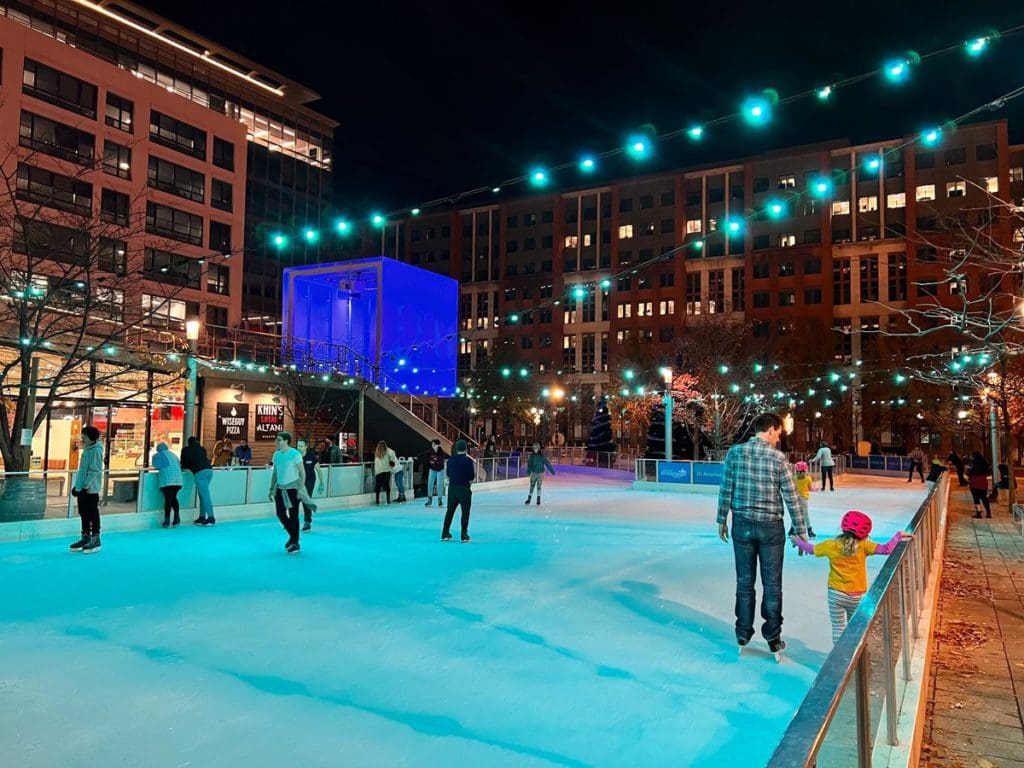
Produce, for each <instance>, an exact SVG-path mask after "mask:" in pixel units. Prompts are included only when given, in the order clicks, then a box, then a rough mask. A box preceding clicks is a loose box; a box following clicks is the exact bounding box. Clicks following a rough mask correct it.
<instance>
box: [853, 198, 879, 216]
mask: <svg viewBox="0 0 1024 768" xmlns="http://www.w3.org/2000/svg"><path fill="white" fill-rule="evenodd" d="M877 210H878V195H865V196H864V197H858V198H857V212H858V213H871V212H872V211H877Z"/></svg>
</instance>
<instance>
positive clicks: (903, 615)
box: [899, 560, 913, 683]
mask: <svg viewBox="0 0 1024 768" xmlns="http://www.w3.org/2000/svg"><path fill="white" fill-rule="evenodd" d="M899 579H900V637H901V639H902V641H903V679H904V680H905V681H907V682H908V683H909V682H910V681H911V680H913V677H912V676H911V674H910V624H909V622H908V619H909V614H908V613H907V602H908V601H907V561H906V560H904V561H903V563H901V564H900V575H899Z"/></svg>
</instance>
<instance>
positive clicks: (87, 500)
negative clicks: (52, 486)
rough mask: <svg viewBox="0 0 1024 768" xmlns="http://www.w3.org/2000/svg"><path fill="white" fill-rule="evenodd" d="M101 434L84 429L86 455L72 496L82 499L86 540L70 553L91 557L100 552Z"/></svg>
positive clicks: (82, 458) (72, 546)
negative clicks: (79, 553)
mask: <svg viewBox="0 0 1024 768" xmlns="http://www.w3.org/2000/svg"><path fill="white" fill-rule="evenodd" d="M99 439H100V431H99V430H98V429H96V427H94V426H92V425H91V424H90V425H89V426H87V427H82V446H83V448H82V453H81V455H80V456H79V457H78V473H77V474H76V475H75V483H74V485H73V486H72V487H71V495H72V496H75V497H76V498H77V499H78V515H79V517H81V518H82V538H81V539H79V540H78V541H76V542H75V543H74V544H72V545H71V546H70V547H68V549H70V550H71V551H72V552H81V553H82V554H85V555H90V554H93V553H95V552H99V551H100V549H101V548H102V545H101V543H100V491H101V490H102V489H103V469H104V467H103V446H102V445H100V443H99Z"/></svg>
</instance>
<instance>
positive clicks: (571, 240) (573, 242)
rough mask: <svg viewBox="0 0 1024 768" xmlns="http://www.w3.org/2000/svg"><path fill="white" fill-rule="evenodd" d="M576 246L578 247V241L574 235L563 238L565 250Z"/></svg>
mask: <svg viewBox="0 0 1024 768" xmlns="http://www.w3.org/2000/svg"><path fill="white" fill-rule="evenodd" d="M577 245H579V239H578V238H577V237H576V235H566V236H565V247H566V248H575V247H576V246H577Z"/></svg>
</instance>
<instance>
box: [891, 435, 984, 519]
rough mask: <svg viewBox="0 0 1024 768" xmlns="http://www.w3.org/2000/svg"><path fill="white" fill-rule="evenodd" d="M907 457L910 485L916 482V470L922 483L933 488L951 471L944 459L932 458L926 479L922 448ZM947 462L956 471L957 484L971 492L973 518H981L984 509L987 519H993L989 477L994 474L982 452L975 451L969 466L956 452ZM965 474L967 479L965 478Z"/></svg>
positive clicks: (916, 448)
mask: <svg viewBox="0 0 1024 768" xmlns="http://www.w3.org/2000/svg"><path fill="white" fill-rule="evenodd" d="M907 457H908V458H909V459H910V473H909V475H908V476H907V482H908V483H911V482H913V481H914V471H915V470H916V471H917V473H918V476H919V477H920V478H921V482H923V483H926V484H927V485H928V486H929V487H931V486H933V485H935V483H937V482H938V481H939V478H941V477H942V474H943V473H944V472H947V471H948V470H949V467H947V466H946V464H945V463H943V461H942V459H940V458H938V457H937V456H936V457H934V458H932V462H931V465H930V466H929V468H928V475H927V477H926V476H925V475H924V472H923V465H924V459H925V456H924V451H923V450H921V446H916V447H915V448H914V449H913V450H912V451H911V452H910V453H909V454H907ZM946 461H947V462H949V464H951V465H952V466H953V468H954V469H955V470H956V476H957V482H958V483H959V485H960V487H961V488H963V487H964V486H966V487H967V489H968V490H969V491H970V492H971V501H972V502H973V503H974V515H973V517H981V510H982V508H984V510H985V517H992V504H991V501H990V499H989V476H990V475H991V474H992V468H991V467H990V466H989V463H988V461H987V460H986V459H985V456H984V455H983V454H982V453H981V451H974V452H973V453H972V454H971V463H970V464H969V465H965V464H964V460H963V459H962V458H961V457H960V455H959V454H958V453H957V452H956V451H953V452H952V453H950V454H949V456H948V457H947V458H946ZM965 474H966V477H965V476H964V475H965Z"/></svg>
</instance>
